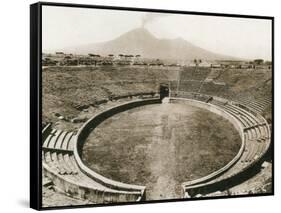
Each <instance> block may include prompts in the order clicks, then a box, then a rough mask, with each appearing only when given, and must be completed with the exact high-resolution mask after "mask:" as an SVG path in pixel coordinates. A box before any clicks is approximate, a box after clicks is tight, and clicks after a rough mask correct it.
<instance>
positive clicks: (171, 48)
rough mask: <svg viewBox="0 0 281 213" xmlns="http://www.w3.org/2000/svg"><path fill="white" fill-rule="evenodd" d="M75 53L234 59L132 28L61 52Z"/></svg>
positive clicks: (181, 58) (186, 42) (165, 57)
mask: <svg viewBox="0 0 281 213" xmlns="http://www.w3.org/2000/svg"><path fill="white" fill-rule="evenodd" d="M63 51H64V52H66V53H75V54H88V53H93V54H100V55H108V54H114V55H118V54H132V55H137V54H139V55H141V56H142V57H144V58H159V59H174V60H193V59H195V58H197V59H198V58H200V59H203V60H232V59H233V60H234V59H235V58H234V57H231V56H226V55H221V54H217V53H214V52H211V51H208V50H205V49H203V48H200V47H198V46H196V45H193V44H192V43H190V42H188V41H186V40H184V39H182V38H177V39H159V38H157V37H155V36H154V35H153V34H152V33H150V32H149V31H148V30H147V29H145V28H137V29H133V30H131V31H129V32H126V33H124V34H122V35H121V36H119V37H117V38H115V39H113V40H110V41H106V42H101V43H91V44H86V45H80V46H75V47H69V48H65V49H63Z"/></svg>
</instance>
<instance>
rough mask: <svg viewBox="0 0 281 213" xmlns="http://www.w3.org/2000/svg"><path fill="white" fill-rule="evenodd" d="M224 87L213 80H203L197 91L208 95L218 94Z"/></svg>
mask: <svg viewBox="0 0 281 213" xmlns="http://www.w3.org/2000/svg"><path fill="white" fill-rule="evenodd" d="M224 88H225V85H222V84H215V83H214V82H213V81H211V82H204V83H203V84H202V87H201V89H200V91H199V92H201V93H203V94H208V95H218V94H220V93H221V92H222V90H223V89H224Z"/></svg>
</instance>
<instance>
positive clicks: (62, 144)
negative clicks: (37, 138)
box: [43, 129, 74, 151]
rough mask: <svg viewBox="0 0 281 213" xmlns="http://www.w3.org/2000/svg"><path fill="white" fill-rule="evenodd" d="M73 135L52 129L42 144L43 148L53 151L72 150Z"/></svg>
mask: <svg viewBox="0 0 281 213" xmlns="http://www.w3.org/2000/svg"><path fill="white" fill-rule="evenodd" d="M73 139H74V133H73V132H67V131H62V130H55V129H53V130H52V131H51V133H50V135H49V136H48V137H47V139H46V140H45V141H44V143H43V148H47V149H55V150H70V151H72V150H73Z"/></svg>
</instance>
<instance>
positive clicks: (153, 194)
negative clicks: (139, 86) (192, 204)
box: [82, 103, 241, 200]
mask: <svg viewBox="0 0 281 213" xmlns="http://www.w3.org/2000/svg"><path fill="white" fill-rule="evenodd" d="M240 145H241V141H240V137H239V135H238V133H237V132H236V131H235V129H234V128H233V126H232V124H231V123H230V122H228V121H227V120H225V119H223V118H222V117H220V116H218V115H216V114H214V113H211V112H209V111H207V110H202V109H199V108H196V107H192V106H189V105H186V104H179V103H173V104H157V105H149V106H143V107H138V108H135V109H132V110H128V111H126V112H122V113H119V114H117V115H115V116H113V117H111V118H109V119H107V120H106V121H104V122H103V123H102V124H100V125H99V126H98V127H97V128H96V129H95V130H94V131H93V132H92V133H91V134H90V135H89V137H88V139H87V141H86V143H85V145H84V148H83V154H82V157H83V160H84V162H85V163H86V164H87V165H88V166H89V167H90V168H92V169H93V170H94V171H96V172H98V173H100V174H102V175H104V176H106V177H108V178H111V179H113V180H118V181H122V182H125V183H132V184H140V185H145V186H147V194H146V199H147V200H158V199H173V198H180V197H181V193H182V192H181V183H182V182H184V181H188V180H193V179H196V178H199V177H202V176H205V175H207V174H209V173H211V172H213V171H215V170H217V169H219V168H221V167H222V166H224V165H225V164H226V163H228V162H229V161H230V160H231V159H232V158H233V157H234V156H235V155H236V153H237V152H238V150H239V148H240Z"/></svg>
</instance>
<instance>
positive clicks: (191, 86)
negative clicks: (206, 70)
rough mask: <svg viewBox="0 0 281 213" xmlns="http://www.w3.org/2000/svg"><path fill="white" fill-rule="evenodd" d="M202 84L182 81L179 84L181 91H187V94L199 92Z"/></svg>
mask: <svg viewBox="0 0 281 213" xmlns="http://www.w3.org/2000/svg"><path fill="white" fill-rule="evenodd" d="M201 84H202V82H201V81H189V80H185V81H182V80H181V81H180V82H179V91H185V92H198V91H199V89H200V87H201Z"/></svg>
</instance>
